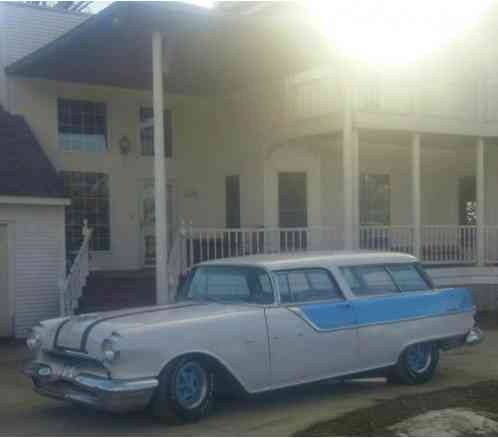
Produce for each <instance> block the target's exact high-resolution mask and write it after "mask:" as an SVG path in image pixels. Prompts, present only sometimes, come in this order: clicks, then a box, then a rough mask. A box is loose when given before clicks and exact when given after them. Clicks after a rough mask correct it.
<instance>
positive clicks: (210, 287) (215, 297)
mask: <svg viewBox="0 0 498 438" xmlns="http://www.w3.org/2000/svg"><path fill="white" fill-rule="evenodd" d="M264 278H266V279H264ZM189 282H190V283H189V284H188V286H187V288H186V291H185V296H184V298H189V299H192V300H201V301H204V300H206V301H224V302H233V301H235V302H246V303H255V304H271V303H273V301H274V298H273V288H272V287H271V281H270V280H269V278H268V274H267V273H266V272H264V271H263V270H261V269H258V268H245V267H232V266H207V267H199V268H196V269H195V270H194V271H193V273H192V276H191V278H190V280H189ZM263 284H264V287H263Z"/></svg>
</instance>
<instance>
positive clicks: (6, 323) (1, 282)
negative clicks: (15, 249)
mask: <svg viewBox="0 0 498 438" xmlns="http://www.w3.org/2000/svg"><path fill="white" fill-rule="evenodd" d="M7 272H8V251H7V226H6V225H0V337H4V336H11V335H12V332H11V323H10V316H9V293H8V292H9V291H8V287H7V284H8V279H7Z"/></svg>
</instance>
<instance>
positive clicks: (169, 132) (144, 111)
mask: <svg viewBox="0 0 498 438" xmlns="http://www.w3.org/2000/svg"><path fill="white" fill-rule="evenodd" d="M139 121H140V142H141V144H142V155H143V156H154V111H153V109H152V108H140V114H139ZM163 123H164V156H165V157H167V158H171V157H172V156H173V116H172V112H171V111H170V110H164V113H163Z"/></svg>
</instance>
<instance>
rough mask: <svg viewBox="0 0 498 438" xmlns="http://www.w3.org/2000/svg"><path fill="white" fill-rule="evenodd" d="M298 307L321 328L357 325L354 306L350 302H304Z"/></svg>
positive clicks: (331, 328)
mask: <svg viewBox="0 0 498 438" xmlns="http://www.w3.org/2000/svg"><path fill="white" fill-rule="evenodd" d="M298 307H299V309H300V310H301V312H302V313H303V314H304V315H305V316H306V318H308V319H309V320H310V321H311V322H312V323H313V325H315V326H316V327H317V328H318V329H320V330H334V329H339V328H347V327H354V326H355V325H356V317H355V314H354V311H353V306H352V305H351V304H350V303H349V302H339V303H313V304H302V305H299V306H298Z"/></svg>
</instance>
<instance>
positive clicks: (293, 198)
mask: <svg viewBox="0 0 498 438" xmlns="http://www.w3.org/2000/svg"><path fill="white" fill-rule="evenodd" d="M306 186H307V184H306V173H304V172H282V173H279V174H278V212H279V224H280V227H282V228H296V227H306V226H307V224H308V209H307V193H306V192H307V187H306Z"/></svg>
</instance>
